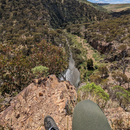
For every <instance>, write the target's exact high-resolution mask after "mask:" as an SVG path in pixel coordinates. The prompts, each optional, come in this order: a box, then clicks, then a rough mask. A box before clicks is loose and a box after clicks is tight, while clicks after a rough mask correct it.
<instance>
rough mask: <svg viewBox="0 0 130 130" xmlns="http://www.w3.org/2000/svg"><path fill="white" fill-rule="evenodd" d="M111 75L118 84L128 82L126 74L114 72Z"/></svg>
mask: <svg viewBox="0 0 130 130" xmlns="http://www.w3.org/2000/svg"><path fill="white" fill-rule="evenodd" d="M112 77H113V78H114V79H115V80H116V81H117V82H118V83H119V86H121V85H122V84H124V83H127V82H128V78H127V76H126V75H125V74H123V73H121V72H116V73H114V74H113V75H112Z"/></svg>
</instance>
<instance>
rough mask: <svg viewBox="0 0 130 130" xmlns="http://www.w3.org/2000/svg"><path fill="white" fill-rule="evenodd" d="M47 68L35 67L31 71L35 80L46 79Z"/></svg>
mask: <svg viewBox="0 0 130 130" xmlns="http://www.w3.org/2000/svg"><path fill="white" fill-rule="evenodd" d="M48 70H49V68H48V67H46V66H42V65H41V66H36V67H35V68H33V69H32V72H33V74H34V75H35V77H36V78H39V77H42V76H44V77H46V76H47V75H48V74H49V73H48Z"/></svg>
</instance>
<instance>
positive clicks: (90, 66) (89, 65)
mask: <svg viewBox="0 0 130 130" xmlns="http://www.w3.org/2000/svg"><path fill="white" fill-rule="evenodd" d="M87 68H88V69H89V70H90V69H93V60H92V59H88V60H87Z"/></svg>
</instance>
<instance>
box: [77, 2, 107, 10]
mask: <svg viewBox="0 0 130 130" xmlns="http://www.w3.org/2000/svg"><path fill="white" fill-rule="evenodd" d="M77 1H79V2H82V3H85V4H87V5H90V6H92V7H93V8H95V9H97V10H100V11H103V12H107V9H105V8H103V7H101V6H99V5H97V4H95V3H91V2H89V1H87V0H77Z"/></svg>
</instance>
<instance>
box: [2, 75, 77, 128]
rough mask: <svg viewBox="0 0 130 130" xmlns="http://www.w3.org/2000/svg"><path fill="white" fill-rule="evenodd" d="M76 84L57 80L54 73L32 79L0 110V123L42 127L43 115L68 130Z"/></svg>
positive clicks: (17, 126)
mask: <svg viewBox="0 0 130 130" xmlns="http://www.w3.org/2000/svg"><path fill="white" fill-rule="evenodd" d="M76 96H77V95H76V91H75V87H74V86H72V85H70V83H69V82H58V80H57V78H56V77H55V76H54V75H51V76H49V77H48V78H41V79H39V80H34V81H33V83H31V84H30V85H29V86H28V87H26V88H25V89H24V90H23V91H22V92H20V93H19V94H18V95H17V96H16V97H14V98H13V99H12V101H11V102H10V106H9V107H8V108H7V109H6V110H4V111H3V112H1V113H0V125H2V126H4V127H7V128H12V129H13V130H25V129H26V130H43V129H44V118H45V116H47V115H50V116H52V117H53V118H54V120H55V121H56V123H57V125H58V127H59V128H60V129H61V130H66V129H69V130H70V129H71V122H72V117H71V116H69V115H68V109H67V106H68V104H69V102H70V101H71V102H72V101H75V99H76Z"/></svg>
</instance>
